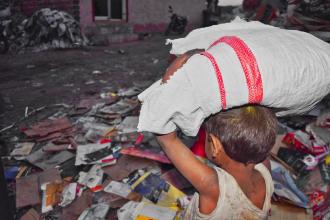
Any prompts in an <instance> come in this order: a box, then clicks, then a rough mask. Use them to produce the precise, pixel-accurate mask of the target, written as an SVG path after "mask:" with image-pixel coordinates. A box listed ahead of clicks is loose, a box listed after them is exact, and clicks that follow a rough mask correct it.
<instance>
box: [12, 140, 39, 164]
mask: <svg viewBox="0 0 330 220" xmlns="http://www.w3.org/2000/svg"><path fill="white" fill-rule="evenodd" d="M33 147H34V143H32V142H24V143H18V144H16V146H15V148H14V150H13V151H12V152H11V153H10V156H13V157H15V159H16V160H24V159H25V157H26V156H28V155H30V153H31V151H32V148H33Z"/></svg>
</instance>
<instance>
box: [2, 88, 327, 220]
mask: <svg viewBox="0 0 330 220" xmlns="http://www.w3.org/2000/svg"><path fill="white" fill-rule="evenodd" d="M150 84H151V82H145V83H143V82H137V83H136V84H135V86H132V87H131V88H125V89H119V90H117V91H116V90H115V89H112V88H107V89H104V90H103V91H102V92H101V93H100V94H93V95H91V96H88V97H83V98H82V99H81V100H80V101H78V102H77V104H76V105H75V106H68V105H63V104H60V105H56V106H55V105H53V106H54V107H59V106H60V107H61V109H59V110H58V111H57V112H52V113H51V114H49V115H48V116H47V119H46V120H43V119H42V120H40V121H38V120H37V121H36V120H34V118H32V117H31V116H32V115H33V114H37V113H38V112H40V111H41V110H44V109H48V108H49V107H50V106H47V107H42V108H39V110H37V111H36V110H34V109H32V108H31V107H28V108H26V112H25V113H26V115H27V116H28V117H25V116H26V115H24V118H25V119H24V120H25V121H24V124H22V125H21V126H20V127H19V129H20V131H21V132H22V133H23V136H24V138H22V137H21V136H18V135H17V136H13V138H11V140H10V141H11V146H12V147H13V148H12V149H11V152H10V156H9V157H8V160H10V163H8V164H5V174H6V181H7V182H8V183H14V181H16V187H14V188H12V191H14V192H15V193H16V206H17V213H19V214H20V216H22V217H21V219H23V220H36V219H41V216H42V218H45V219H48V218H49V219H52V218H54V216H56V218H57V219H59V220H66V219H80V220H89V219H90V220H92V219H116V218H118V219H119V220H121V219H123V220H129V219H132V220H135V219H141V220H143V219H160V220H163V219H164V220H167V219H169V220H170V219H171V220H173V219H177V218H179V217H178V216H180V214H182V212H183V211H184V209H185V207H187V204H189V198H190V197H191V196H192V195H193V194H194V193H195V189H194V188H193V187H192V186H191V184H190V183H189V182H188V181H187V180H186V179H185V178H184V177H183V176H182V175H181V174H180V172H179V171H178V170H177V169H175V168H174V167H173V165H172V164H171V161H170V160H169V159H168V158H167V157H166V155H165V154H164V152H163V151H162V150H161V148H160V146H159V144H158V143H157V141H156V138H155V136H154V135H153V134H151V133H149V132H143V133H139V132H138V131H137V123H138V117H137V114H138V109H139V103H138V101H137V97H136V96H137V95H138V94H139V93H140V91H141V90H142V89H143V88H145V87H147V86H149V85H150ZM326 108H327V107H326ZM326 108H324V109H326ZM324 109H321V110H320V111H314V113H313V114H314V115H308V116H306V117H305V116H299V117H298V118H295V117H287V118H282V119H281V123H280V125H281V130H280V131H281V133H279V135H278V137H277V142H276V144H275V146H274V148H273V150H272V176H273V180H274V184H275V194H274V196H273V200H274V201H283V202H287V203H290V204H291V205H292V204H293V205H295V206H299V207H303V208H306V209H312V210H313V215H314V218H316V219H320V220H321V219H322V218H323V217H324V216H325V215H327V214H328V213H330V209H329V204H330V199H329V197H330V196H329V192H328V186H329V183H330V172H329V170H330V156H329V135H328V132H329V129H330V126H328V125H327V122H328V118H329V117H328V116H327V114H325V113H324V111H323V110H324ZM321 115H322V117H321ZM16 124H17V123H15V124H14V125H13V126H14V127H15V125H16ZM321 124H322V125H321ZM9 129H10V128H9ZM180 135H182V134H180ZM193 140H194V139H193ZM183 141H187V143H188V142H189V141H190V139H187V138H186V137H185V136H183ZM188 145H189V144H188ZM189 146H190V145H189ZM14 185H15V184H14ZM9 186H10V185H9ZM181 190H184V192H185V193H184V192H182V191H181ZM30 208H31V209H30Z"/></svg>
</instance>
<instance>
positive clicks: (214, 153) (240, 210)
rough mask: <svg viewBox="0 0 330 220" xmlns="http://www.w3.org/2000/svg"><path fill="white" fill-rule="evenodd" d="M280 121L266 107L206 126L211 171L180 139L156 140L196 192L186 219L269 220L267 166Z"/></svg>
mask: <svg viewBox="0 0 330 220" xmlns="http://www.w3.org/2000/svg"><path fill="white" fill-rule="evenodd" d="M276 126H277V123H276V117H275V116H274V114H273V113H272V112H271V111H270V110H269V109H267V108H266V107H262V106H257V105H255V106H253V105H250V106H244V107H240V108H235V109H231V110H227V111H223V112H220V113H218V114H215V115H213V116H211V117H210V118H209V119H208V120H207V121H206V123H205V128H206V143H205V148H206V149H205V150H206V155H207V158H208V159H209V160H210V161H211V162H213V163H214V164H215V165H216V166H215V167H213V168H211V167H209V166H207V165H206V164H204V163H202V162H201V161H200V160H198V159H196V157H195V156H194V154H193V153H192V152H191V151H190V150H189V148H187V147H186V146H185V145H184V144H183V143H182V142H181V140H180V139H179V138H178V137H177V136H176V132H172V133H169V134H165V135H159V136H157V139H158V141H159V143H160V144H161V146H162V147H163V150H164V151H165V153H166V154H167V156H168V157H169V158H170V160H171V161H172V162H173V164H174V166H175V167H176V168H177V169H178V170H179V171H180V172H181V173H182V174H183V175H184V176H185V177H186V178H187V179H188V180H189V181H190V182H191V184H192V185H193V186H194V187H195V188H196V190H197V191H198V193H196V194H195V195H194V197H193V199H192V201H191V202H190V204H189V206H188V208H187V209H186V211H185V215H184V219H189V220H204V219H205V220H206V219H209V220H219V219H266V218H267V216H268V211H269V210H270V199H271V195H272V193H273V182H272V178H271V175H270V173H269V170H268V169H267V168H266V166H265V165H263V164H262V162H264V161H265V160H266V159H267V157H268V155H269V152H270V150H271V148H272V146H273V145H274V143H275V137H276Z"/></svg>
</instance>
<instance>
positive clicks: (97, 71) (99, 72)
mask: <svg viewBox="0 0 330 220" xmlns="http://www.w3.org/2000/svg"><path fill="white" fill-rule="evenodd" d="M92 74H93V75H100V74H102V72H101V71H100V70H94V71H93V72H92Z"/></svg>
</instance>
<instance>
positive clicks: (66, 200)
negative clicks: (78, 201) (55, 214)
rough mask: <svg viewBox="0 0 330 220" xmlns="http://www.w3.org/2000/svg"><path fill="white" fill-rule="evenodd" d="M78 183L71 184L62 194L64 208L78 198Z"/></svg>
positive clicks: (61, 204)
mask: <svg viewBox="0 0 330 220" xmlns="http://www.w3.org/2000/svg"><path fill="white" fill-rule="evenodd" d="M76 192H77V183H70V184H69V185H67V186H66V187H65V188H64V189H63V192H62V198H61V203H60V204H59V205H60V206H62V207H65V206H68V205H69V204H70V203H71V202H73V200H74V199H75V198H76Z"/></svg>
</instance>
